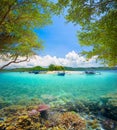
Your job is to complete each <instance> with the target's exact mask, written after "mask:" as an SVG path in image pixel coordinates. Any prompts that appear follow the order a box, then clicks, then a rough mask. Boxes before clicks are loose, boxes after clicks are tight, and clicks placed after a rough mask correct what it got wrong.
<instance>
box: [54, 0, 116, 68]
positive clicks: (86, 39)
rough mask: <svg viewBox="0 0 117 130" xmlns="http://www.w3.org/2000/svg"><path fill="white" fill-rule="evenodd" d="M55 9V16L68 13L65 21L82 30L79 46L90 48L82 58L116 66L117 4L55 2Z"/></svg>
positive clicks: (98, 0)
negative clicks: (92, 57) (63, 12)
mask: <svg viewBox="0 0 117 130" xmlns="http://www.w3.org/2000/svg"><path fill="white" fill-rule="evenodd" d="M56 7H57V11H56V10H54V11H55V12H56V13H60V12H61V10H63V9H65V11H66V10H67V13H66V17H65V18H66V19H67V21H68V22H73V23H74V24H79V25H80V26H81V27H82V28H81V31H79V32H78V37H79V41H80V44H81V45H83V46H92V47H93V49H92V51H89V52H83V54H86V56H87V57H88V58H89V57H91V56H94V55H98V58H99V59H101V61H102V62H103V63H105V64H108V65H109V66H116V65H117V51H116V50H117V33H116V30H117V0H64V1H62V0H58V2H57V3H56Z"/></svg>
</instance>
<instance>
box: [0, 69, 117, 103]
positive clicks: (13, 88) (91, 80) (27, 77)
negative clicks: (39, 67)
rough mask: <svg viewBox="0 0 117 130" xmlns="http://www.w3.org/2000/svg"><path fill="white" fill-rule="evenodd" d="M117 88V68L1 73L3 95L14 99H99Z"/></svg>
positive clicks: (1, 93) (0, 86)
mask: <svg viewBox="0 0 117 130" xmlns="http://www.w3.org/2000/svg"><path fill="white" fill-rule="evenodd" d="M112 92H117V72H116V71H113V72H112V71H111V72H109V71H108V72H107V71H106V72H101V75H85V74H83V75H80V74H70V75H68V74H66V75H65V76H57V75H56V74H37V75H36V74H30V73H28V72H22V73H20V72H11V73H0V97H2V98H4V100H7V101H14V100H18V99H21V98H24V97H28V98H35V97H36V98H39V99H41V98H42V99H43V100H44V99H45V100H46V98H47V97H48V98H51V97H56V98H60V99H63V98H66V100H74V99H91V100H94V99H96V100H97V99H99V98H100V97H101V96H103V95H106V94H108V93H112Z"/></svg>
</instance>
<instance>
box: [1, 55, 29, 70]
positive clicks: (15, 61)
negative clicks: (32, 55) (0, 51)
mask: <svg viewBox="0 0 117 130" xmlns="http://www.w3.org/2000/svg"><path fill="white" fill-rule="evenodd" d="M17 58H18V55H16V57H15V59H14V60H12V61H10V62H8V63H7V64H5V65H3V66H2V67H1V68H0V70H3V69H4V68H5V67H7V66H9V65H10V64H12V63H20V62H24V61H28V56H27V57H26V58H25V59H24V60H19V61H17ZM28 62H29V61H28Z"/></svg>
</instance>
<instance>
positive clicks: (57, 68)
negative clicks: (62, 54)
mask: <svg viewBox="0 0 117 130" xmlns="http://www.w3.org/2000/svg"><path fill="white" fill-rule="evenodd" d="M86 70H95V71H100V70H117V67H85V68H82V67H78V68H72V67H66V66H59V65H53V64H51V65H50V66H49V67H41V66H35V67H31V68H13V69H4V70H0V72H31V71H86Z"/></svg>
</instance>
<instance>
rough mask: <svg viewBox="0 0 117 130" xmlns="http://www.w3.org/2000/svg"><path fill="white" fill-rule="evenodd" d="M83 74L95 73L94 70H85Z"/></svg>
mask: <svg viewBox="0 0 117 130" xmlns="http://www.w3.org/2000/svg"><path fill="white" fill-rule="evenodd" d="M85 74H96V73H95V72H94V71H92V70H90V71H85Z"/></svg>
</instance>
